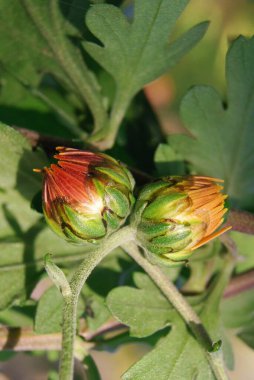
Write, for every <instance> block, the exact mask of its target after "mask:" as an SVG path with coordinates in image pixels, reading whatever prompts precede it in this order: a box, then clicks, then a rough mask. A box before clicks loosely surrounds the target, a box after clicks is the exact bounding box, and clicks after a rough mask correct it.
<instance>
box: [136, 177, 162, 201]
mask: <svg viewBox="0 0 254 380" xmlns="http://www.w3.org/2000/svg"><path fill="white" fill-rule="evenodd" d="M168 186H169V184H168V183H166V182H164V181H156V182H151V183H149V184H148V185H146V186H145V187H144V188H143V189H142V190H141V192H140V194H139V197H138V199H140V200H144V201H149V200H151V198H152V197H153V195H154V194H155V193H156V192H157V191H159V190H161V189H164V188H167V187H168Z"/></svg>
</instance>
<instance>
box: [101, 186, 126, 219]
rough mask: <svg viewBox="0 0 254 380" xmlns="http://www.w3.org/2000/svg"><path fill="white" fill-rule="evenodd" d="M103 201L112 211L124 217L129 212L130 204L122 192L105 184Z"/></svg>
mask: <svg viewBox="0 0 254 380" xmlns="http://www.w3.org/2000/svg"><path fill="white" fill-rule="evenodd" d="M105 201H106V204H107V207H108V208H109V209H110V210H112V211H114V213H115V214H117V215H118V216H120V217H121V218H124V217H125V216H126V215H128V213H129V209H130V204H129V201H128V199H127V198H126V196H125V195H124V194H123V193H122V191H120V190H118V189H116V188H114V187H109V186H107V187H106V188H105Z"/></svg>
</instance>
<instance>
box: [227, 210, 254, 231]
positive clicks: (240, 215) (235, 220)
mask: <svg viewBox="0 0 254 380" xmlns="http://www.w3.org/2000/svg"><path fill="white" fill-rule="evenodd" d="M226 225H229V226H232V231H238V232H243V233H245V234H250V235H254V214H252V213H250V212H247V211H241V210H231V211H230V213H229V215H228V220H227V223H226Z"/></svg>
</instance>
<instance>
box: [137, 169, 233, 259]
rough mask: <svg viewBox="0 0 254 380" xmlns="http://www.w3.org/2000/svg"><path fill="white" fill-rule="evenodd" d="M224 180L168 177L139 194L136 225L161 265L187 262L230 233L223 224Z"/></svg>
mask: <svg viewBox="0 0 254 380" xmlns="http://www.w3.org/2000/svg"><path fill="white" fill-rule="evenodd" d="M217 182H223V181H222V180H219V179H215V178H209V177H201V176H186V177H180V176H173V177H164V178H162V179H159V180H157V181H155V182H152V183H150V184H148V185H146V186H145V187H144V188H143V189H142V191H141V193H140V194H139V197H138V200H137V202H136V206H135V210H134V218H133V223H134V225H135V226H136V228H137V237H138V240H139V242H140V244H141V245H142V246H143V247H144V248H145V250H146V251H148V252H149V253H151V254H153V257H154V258H155V259H157V260H155V261H159V262H164V263H166V264H167V263H168V264H173V263H175V262H179V261H185V260H187V259H188V258H189V257H190V256H191V254H192V253H193V251H194V250H195V249H196V248H198V247H200V246H202V245H203V244H205V243H207V242H208V241H210V240H211V239H213V238H215V237H216V236H219V235H221V234H222V233H223V232H225V231H227V230H228V229H230V227H224V228H222V229H221V230H219V231H217V229H218V227H219V226H220V225H221V224H222V223H223V215H224V214H225V213H226V211H227V209H226V208H225V206H224V201H225V198H226V197H227V196H226V195H223V194H221V189H222V186H220V185H218V184H217Z"/></svg>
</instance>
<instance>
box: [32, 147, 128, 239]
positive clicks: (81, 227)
mask: <svg viewBox="0 0 254 380" xmlns="http://www.w3.org/2000/svg"><path fill="white" fill-rule="evenodd" d="M57 151H58V153H57V154H56V155H55V156H54V158H56V159H57V160H58V162H57V163H56V164H52V165H50V167H45V168H43V169H42V170H41V171H42V172H43V174H44V181H43V211H44V215H45V218H46V221H47V222H48V224H49V226H50V227H51V228H52V229H53V230H54V231H55V232H56V233H57V234H58V235H60V236H61V237H63V238H65V239H67V240H69V241H71V242H74V243H83V242H84V241H85V242H92V243H96V242H97V241H99V240H100V239H102V238H104V237H105V236H106V235H108V234H110V233H111V232H113V231H114V230H116V229H118V228H119V227H120V226H121V224H123V223H124V221H125V219H126V218H127V216H128V215H129V213H130V210H131V207H132V205H133V203H134V198H133V195H132V190H133V187H134V180H133V178H132V176H131V174H130V173H129V171H128V170H127V169H126V168H125V167H124V166H123V165H121V164H120V163H119V162H117V161H116V160H115V159H113V158H112V157H110V156H108V155H106V154H103V153H93V152H88V151H84V150H78V149H73V148H64V147H58V148H57ZM35 170H36V169H35ZM36 171H38V170H36Z"/></svg>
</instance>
